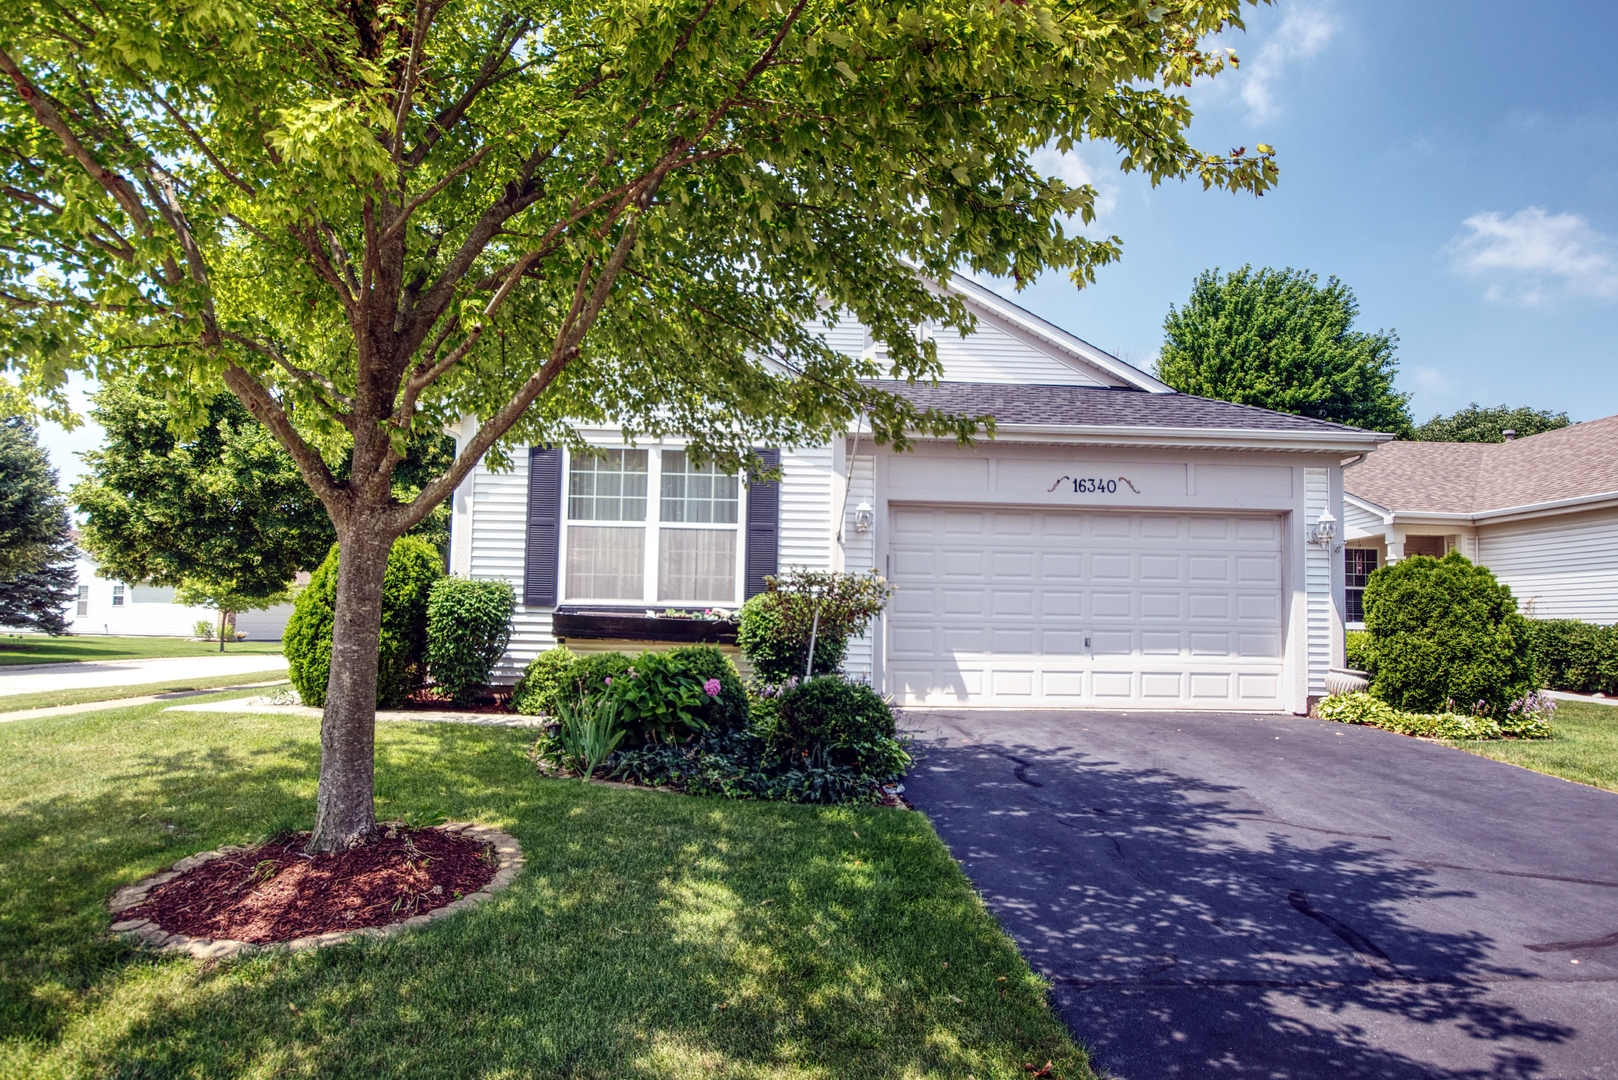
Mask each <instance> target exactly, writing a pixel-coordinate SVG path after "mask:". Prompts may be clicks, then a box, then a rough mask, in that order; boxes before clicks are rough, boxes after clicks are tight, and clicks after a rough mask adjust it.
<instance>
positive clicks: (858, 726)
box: [764, 675, 895, 774]
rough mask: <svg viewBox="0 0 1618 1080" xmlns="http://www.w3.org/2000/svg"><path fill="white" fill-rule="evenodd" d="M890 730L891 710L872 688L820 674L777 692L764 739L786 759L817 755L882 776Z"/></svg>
mask: <svg viewBox="0 0 1618 1080" xmlns="http://www.w3.org/2000/svg"><path fill="white" fill-rule="evenodd" d="M894 734H895V726H894V720H893V710H892V709H890V708H889V707H888V703H887V702H885V701H883V700H882V698H881V697H880V696H879V695H878V694H877V692H876V691H875V690H872V689H871V688H870V687H869V686H866V685H864V684H863V683H851V682H847V681H845V680H844V679H842V678H841V677H839V676H836V675H822V676H820V677H818V678H814V679H809V680H808V681H806V682H803V683H800V684H799V685H797V686H795V687H792V688H791V689H789V690H787V691H786V692H785V693H783V694H781V695H780V698H779V700H778V702H777V705H776V708H775V717H774V719H773V721H772V722H771V723H770V726H769V729H768V730H767V731H765V732H764V737H765V741H766V742H767V743H768V744H769V746H770V749H771V751H772V752H774V753H775V754H777V755H779V756H780V757H782V758H784V759H786V760H787V761H794V760H805V759H810V758H813V757H814V756H815V755H817V754H823V755H825V756H826V757H827V758H828V759H829V760H831V761H833V762H835V763H837V764H840V765H851V766H854V767H855V768H857V769H859V770H860V771H862V772H867V773H872V774H882V773H886V772H888V771H890V769H889V765H890V762H889V760H888V755H889V753H890V751H889V747H888V745H887V744H891V743H893V742H894Z"/></svg>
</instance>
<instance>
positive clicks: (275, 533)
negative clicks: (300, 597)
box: [72, 377, 455, 612]
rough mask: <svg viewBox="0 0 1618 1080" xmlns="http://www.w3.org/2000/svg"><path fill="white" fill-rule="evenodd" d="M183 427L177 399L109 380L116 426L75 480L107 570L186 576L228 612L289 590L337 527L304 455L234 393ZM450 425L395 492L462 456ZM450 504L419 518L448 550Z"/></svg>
mask: <svg viewBox="0 0 1618 1080" xmlns="http://www.w3.org/2000/svg"><path fill="white" fill-rule="evenodd" d="M206 410H207V411H206V413H205V414H204V416H203V418H202V420H201V421H200V422H197V423H195V424H194V426H193V427H192V428H191V430H190V431H188V432H186V434H185V435H184V436H181V435H177V434H176V433H175V432H174V430H173V426H172V424H171V410H170V407H169V403H168V402H167V401H166V400H164V398H163V397H161V396H159V395H157V394H153V393H148V392H145V391H143V390H141V389H140V388H139V386H137V385H136V381H135V380H134V379H132V378H129V377H124V378H117V379H113V380H111V381H109V382H108V383H107V384H105V385H104V386H102V387H101V388H100V389H99V390H98V391H97V392H96V395H95V405H94V408H93V409H92V410H91V416H93V417H94V418H95V420H96V422H97V423H98V424H100V425H101V426H102V428H103V429H105V431H106V437H105V439H104V440H103V442H102V445H101V448H100V449H99V450H93V451H91V452H90V453H88V454H86V455H85V456H84V460H85V464H86V465H87V466H88V467H89V469H88V472H87V473H86V475H85V477H84V479H82V480H80V481H79V482H78V483H77V484H76V485H74V487H73V492H72V495H73V500H74V503H75V504H76V505H77V507H78V509H79V512H80V513H81V514H82V515H84V525H83V528H82V543H83V546H84V548H85V549H86V550H87V551H89V552H90V554H91V555H93V556H95V559H96V562H97V564H98V567H99V569H100V571H101V572H102V573H104V574H105V575H106V576H108V577H113V578H119V579H121V580H123V581H150V582H152V583H153V584H156V585H175V586H180V585H187V586H189V587H190V590H191V591H192V593H194V594H196V595H199V596H203V595H205V596H210V597H215V598H226V599H227V602H226V603H224V604H223V606H221V605H220V604H218V603H213V602H210V603H207V604H206V605H204V606H207V607H214V608H218V609H219V610H221V611H223V612H240V611H245V610H249V609H250V608H252V607H255V606H259V602H261V601H268V602H275V601H278V600H279V599H280V598H281V597H282V596H283V594H284V593H285V592H286V590H287V587H288V586H289V585H291V584H292V581H293V577H294V575H296V574H297V573H298V572H299V571H312V570H314V568H315V567H317V566H319V565H320V564H321V562H322V561H323V560H324V559H325V558H326V554H327V552H329V551H330V550H331V545H332V541H333V540H335V539H336V534H335V532H334V531H333V529H332V524H331V520H330V519H329V518H328V517H327V515H326V512H325V510H324V508H322V506H321V504H320V500H319V499H317V498H315V495H314V493H313V492H312V491H311V490H310V489H309V485H308V484H307V483H305V482H304V479H303V476H302V474H301V473H300V472H299V470H298V466H297V463H296V462H294V461H293V460H292V456H291V455H290V454H288V453H287V451H286V449H285V448H284V447H283V446H282V445H281V444H280V443H279V442H277V441H276V439H275V437H274V436H273V435H272V434H270V432H269V430H268V429H266V428H265V427H264V425H262V424H260V423H259V422H258V421H257V420H255V419H253V416H252V414H251V413H249V412H248V411H247V409H246V408H244V407H243V406H242V403H241V402H240V401H238V400H237V399H236V396H235V395H234V394H231V393H230V392H229V391H222V392H220V393H219V394H217V395H216V396H215V397H214V398H213V399H212V400H211V401H209V402H208V404H207V407H206ZM454 449H455V442H454V440H453V439H451V438H449V437H448V436H440V437H438V438H436V439H432V438H426V439H418V440H415V441H413V442H412V443H411V444H410V451H409V454H408V455H407V457H406V459H405V460H404V461H402V462H400V463H399V464H398V465H397V466H396V467H395V469H394V473H393V479H394V494H395V496H396V497H399V498H402V499H405V500H408V499H411V498H414V497H415V495H417V494H418V493H419V492H420V489H421V487H422V485H423V484H425V483H426V482H428V481H429V480H431V479H433V478H435V477H437V476H438V475H439V474H441V473H442V472H443V471H444V469H445V468H447V467H448V466H449V464H450V462H451V461H452V460H453V458H454ZM324 460H328V461H329V462H330V464H331V469H332V474H333V475H334V476H336V477H338V478H339V479H342V478H346V477H347V476H348V472H349V468H350V461H349V457H348V454H347V453H346V452H344V451H343V449H342V448H341V447H333V448H331V449H329V450H328V452H327V453H326V455H325V457H324ZM448 518H449V513H448V508H447V507H445V506H443V505H440V506H438V507H436V508H435V509H434V511H433V513H431V514H429V515H428V516H427V517H425V518H424V519H422V521H420V522H418V523H417V524H416V525H415V526H413V527H412V529H411V530H410V531H411V532H413V533H417V534H421V535H425V536H426V537H427V538H428V539H429V540H431V541H432V542H433V543H434V544H435V545H436V546H438V547H439V548H440V549H441V550H444V551H446V552H447V550H448V543H449V521H448Z"/></svg>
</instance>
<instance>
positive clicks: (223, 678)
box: [0, 668, 286, 714]
mask: <svg viewBox="0 0 1618 1080" xmlns="http://www.w3.org/2000/svg"><path fill="white" fill-rule="evenodd" d="M272 679H278V680H279V681H281V682H285V681H286V669H285V668H276V669H272V670H266V671H261V672H256V673H255V672H251V671H249V672H247V673H246V674H244V675H215V676H213V677H212V678H208V679H175V680H174V681H172V682H161V683H140V684H137V685H135V686H95V687H91V688H89V689H87V690H73V689H67V690H41V691H39V693H37V694H5V695H3V696H0V714H5V713H10V712H23V711H24V710H27V709H48V708H51V707H53V706H56V705H84V704H88V703H89V702H93V701H117V700H118V699H119V698H132V697H146V696H148V695H151V694H167V693H170V692H172V691H175V690H211V689H213V688H215V687H219V686H240V685H242V684H244V683H258V682H264V683H267V682H269V681H271V680H272Z"/></svg>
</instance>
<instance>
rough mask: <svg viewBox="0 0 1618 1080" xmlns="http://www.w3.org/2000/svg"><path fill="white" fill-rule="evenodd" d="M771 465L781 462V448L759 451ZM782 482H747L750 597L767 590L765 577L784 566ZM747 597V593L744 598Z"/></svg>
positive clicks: (746, 588)
mask: <svg viewBox="0 0 1618 1080" xmlns="http://www.w3.org/2000/svg"><path fill="white" fill-rule="evenodd" d="M754 453H756V454H757V455H758V457H759V460H760V461H762V462H764V464H765V465H766V466H768V467H769V468H772V469H773V468H775V467H776V466H777V465H779V464H781V451H779V450H755V451H754ZM780 561H781V482H780V481H779V480H771V481H769V482H767V483H765V482H760V483H749V484H748V485H747V574H746V576H745V577H744V578H743V579H742V589H743V592H744V593H745V594H746V596H757V595H758V594H759V593H761V592H763V591H764V578H765V575H767V574H774V573H775V572H776V571H777V570H779V569H780ZM745 598H746V597H745V596H744V599H745Z"/></svg>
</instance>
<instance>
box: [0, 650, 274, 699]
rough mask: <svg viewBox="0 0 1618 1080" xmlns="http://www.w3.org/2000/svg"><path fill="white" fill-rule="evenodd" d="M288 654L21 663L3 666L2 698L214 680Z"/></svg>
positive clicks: (269, 665)
mask: <svg viewBox="0 0 1618 1080" xmlns="http://www.w3.org/2000/svg"><path fill="white" fill-rule="evenodd" d="M286 666H287V658H286V657H284V656H280V655H278V654H275V653H228V652H227V653H223V654H221V655H218V656H169V657H162V658H159V659H152V660H90V661H85V662H84V663H77V664H19V665H17V666H15V667H0V697H4V696H5V695H7V694H34V693H38V692H39V691H41V690H90V689H94V688H96V687H101V686H140V685H144V684H146V683H160V682H174V681H176V680H179V679H211V678H214V677H216V676H220V675H250V674H256V673H258V672H261V671H285V670H286Z"/></svg>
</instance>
